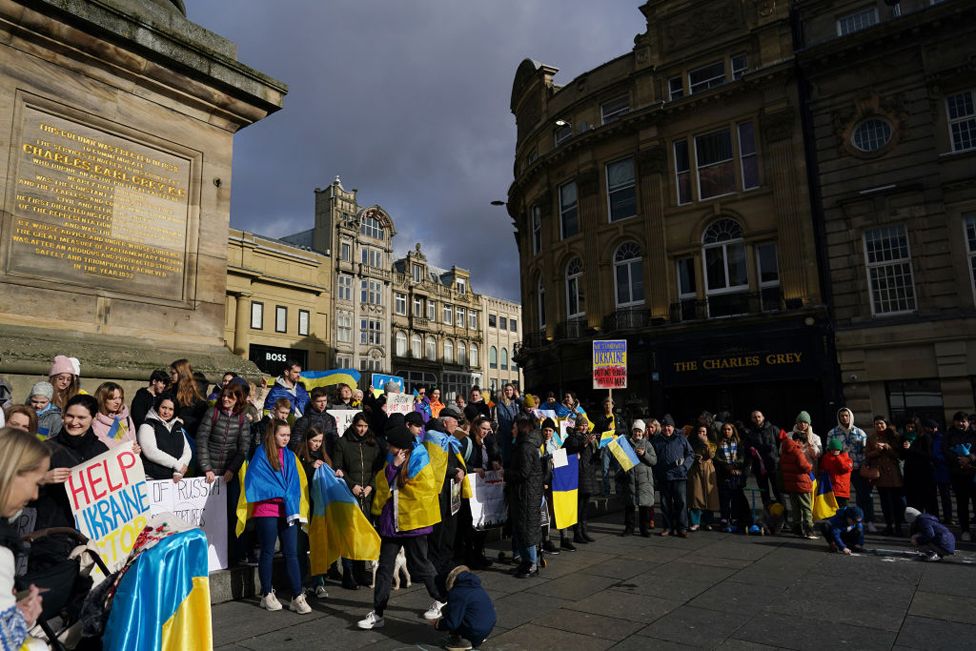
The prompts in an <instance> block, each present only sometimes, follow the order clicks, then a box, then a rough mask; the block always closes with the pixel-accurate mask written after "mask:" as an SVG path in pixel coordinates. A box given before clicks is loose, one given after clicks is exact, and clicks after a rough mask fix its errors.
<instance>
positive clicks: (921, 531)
mask: <svg viewBox="0 0 976 651" xmlns="http://www.w3.org/2000/svg"><path fill="white" fill-rule="evenodd" d="M908 534H909V535H910V536H914V535H916V534H917V535H918V542H919V545H935V546H936V547H939V548H941V549H944V550H945V551H946V552H948V553H949V554H955V553H956V537H955V536H953V535H952V532H951V531H949V530H948V529H947V528H946V526H945V525H944V524H942V523H941V522H939V520H938V518H936V517H935V516H934V515H929V514H928V513H922V514H921V515H919V516H918V517H917V518H915V522H913V523H912V526H911V529H909V532H908Z"/></svg>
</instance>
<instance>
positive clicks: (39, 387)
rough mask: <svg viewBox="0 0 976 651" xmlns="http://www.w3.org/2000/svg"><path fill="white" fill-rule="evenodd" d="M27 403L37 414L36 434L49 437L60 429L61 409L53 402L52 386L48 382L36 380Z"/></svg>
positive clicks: (43, 438) (39, 436)
mask: <svg viewBox="0 0 976 651" xmlns="http://www.w3.org/2000/svg"><path fill="white" fill-rule="evenodd" d="M27 404H28V405H30V406H31V407H32V408H33V409H34V413H35V415H36V416H37V436H38V438H40V439H41V440H45V439H49V438H51V437H52V436H55V435H56V434H57V433H58V432H60V431H61V421H62V418H61V409H60V408H59V407H58V406H57V405H56V404H54V387H53V386H52V385H51V383H50V382H37V383H36V384H35V385H34V386H32V387H31V390H30V395H29V396H27Z"/></svg>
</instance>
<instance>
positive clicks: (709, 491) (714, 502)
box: [688, 425, 779, 531]
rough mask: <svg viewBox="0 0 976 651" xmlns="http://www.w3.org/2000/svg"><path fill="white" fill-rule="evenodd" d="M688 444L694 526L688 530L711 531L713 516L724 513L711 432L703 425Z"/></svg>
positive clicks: (689, 513)
mask: <svg viewBox="0 0 976 651" xmlns="http://www.w3.org/2000/svg"><path fill="white" fill-rule="evenodd" d="M688 442H689V443H691V450H692V457H693V458H694V462H693V463H692V464H691V468H690V469H689V470H688V521H689V522H690V523H691V526H690V527H688V530H689V531H698V530H699V529H700V528H701V527H702V526H704V527H705V528H706V529H708V527H709V525H710V523H711V520H712V514H713V513H714V512H716V511H719V510H720V509H721V505H720V503H719V495H718V481H717V477H716V474H715V464H714V461H713V460H714V458H715V450H716V446H715V444H714V443H713V442H712V441H711V440H709V438H708V428H707V427H705V426H704V425H702V426H699V427H698V428H696V431H695V434H694V435H693V436H690V437H689V438H688ZM777 456H779V455H778V454H777ZM703 516H704V518H703ZM703 519H704V523H703V522H702V520H703Z"/></svg>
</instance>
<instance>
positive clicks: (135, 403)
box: [129, 368, 169, 428]
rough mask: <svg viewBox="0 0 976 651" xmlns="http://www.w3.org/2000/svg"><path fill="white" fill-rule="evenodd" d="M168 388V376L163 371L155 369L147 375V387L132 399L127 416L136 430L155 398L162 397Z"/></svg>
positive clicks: (142, 388) (141, 389)
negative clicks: (130, 418)
mask: <svg viewBox="0 0 976 651" xmlns="http://www.w3.org/2000/svg"><path fill="white" fill-rule="evenodd" d="M168 387H169V374H168V373H167V372H166V371H165V370H164V369H161V368H160V369H156V370H155V371H153V372H152V373H151V374H150V375H149V385H148V386H144V387H141V388H140V389H139V390H138V391H136V395H135V396H133V398H132V405H131V406H130V407H129V415H130V416H131V417H132V422H133V423H135V426H136V427H137V428H138V427H139V426H140V425H142V423H143V421H144V420H146V414H148V413H149V410H150V409H152V406H153V403H154V402H155V400H156V396H159V395H162V394H163V393H165V392H166V389H167V388H168Z"/></svg>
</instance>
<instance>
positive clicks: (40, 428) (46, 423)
mask: <svg viewBox="0 0 976 651" xmlns="http://www.w3.org/2000/svg"><path fill="white" fill-rule="evenodd" d="M62 425H64V417H63V416H62V415H61V409H60V408H59V407H58V406H57V405H56V404H54V403H53V402H50V403H48V405H47V408H46V409H45V410H44V411H42V412H40V413H38V414H37V436H38V437H39V438H40V439H42V440H47V439H49V438H51V437H52V436H57V435H58V433H60V432H61V427H62Z"/></svg>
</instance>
